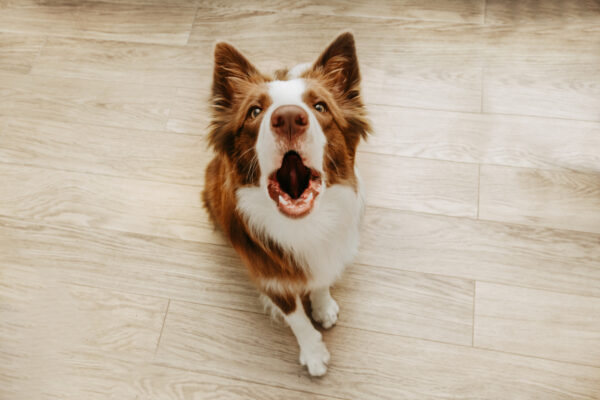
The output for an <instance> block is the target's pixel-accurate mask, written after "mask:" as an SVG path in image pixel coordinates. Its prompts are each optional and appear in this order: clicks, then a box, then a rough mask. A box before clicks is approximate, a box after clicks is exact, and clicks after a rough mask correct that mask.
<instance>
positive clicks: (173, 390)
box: [130, 365, 339, 400]
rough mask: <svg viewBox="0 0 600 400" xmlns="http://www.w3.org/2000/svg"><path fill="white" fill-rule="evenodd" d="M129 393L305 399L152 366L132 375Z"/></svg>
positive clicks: (176, 399) (163, 398)
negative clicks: (133, 376)
mask: <svg viewBox="0 0 600 400" xmlns="http://www.w3.org/2000/svg"><path fill="white" fill-rule="evenodd" d="M135 375H136V377H135V378H134V379H133V383H134V384H135V386H134V385H132V384H130V386H133V387H132V390H131V392H132V393H133V394H135V395H136V396H138V397H136V398H140V399H148V400H150V399H160V400H192V399H193V400H196V399H210V400H213V399H214V400H217V399H222V400H248V399H261V400H281V399H285V400H306V399H307V396H308V395H307V393H306V392H304V391H294V390H288V389H285V388H281V387H275V386H266V385H260V384H256V383H253V382H246V381H241V380H238V379H230V378H223V377H219V376H215V375H207V374H199V373H196V372H192V371H185V370H181V369H176V368H168V367H164V366H157V365H152V366H151V367H145V368H142V371H141V372H140V373H138V372H136V373H135ZM310 398H311V399H313V398H314V399H315V400H328V399H329V400H333V399H339V397H337V396H336V397H327V396H320V395H312V394H311V395H310Z"/></svg>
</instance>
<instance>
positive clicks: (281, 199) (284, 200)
mask: <svg viewBox="0 0 600 400" xmlns="http://www.w3.org/2000/svg"><path fill="white" fill-rule="evenodd" d="M279 202H280V203H282V204H283V205H284V206H287V205H288V201H287V200H286V199H284V198H283V196H282V195H279Z"/></svg>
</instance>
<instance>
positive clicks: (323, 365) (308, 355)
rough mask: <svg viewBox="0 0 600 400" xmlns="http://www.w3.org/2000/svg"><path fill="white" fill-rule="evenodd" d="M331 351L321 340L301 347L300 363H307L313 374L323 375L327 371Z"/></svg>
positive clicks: (309, 370) (309, 371)
mask: <svg viewBox="0 0 600 400" xmlns="http://www.w3.org/2000/svg"><path fill="white" fill-rule="evenodd" d="M328 362H329V352H328V351H327V347H325V343H323V342H322V341H321V340H319V341H317V342H315V343H312V344H311V345H310V346H306V347H305V348H303V349H300V364H301V365H306V368H308V373H309V374H310V375H311V376H323V375H325V372H327V363H328Z"/></svg>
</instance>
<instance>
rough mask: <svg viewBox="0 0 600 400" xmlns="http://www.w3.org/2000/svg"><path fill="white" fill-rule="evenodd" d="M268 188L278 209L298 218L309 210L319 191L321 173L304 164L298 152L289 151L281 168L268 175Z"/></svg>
mask: <svg viewBox="0 0 600 400" xmlns="http://www.w3.org/2000/svg"><path fill="white" fill-rule="evenodd" d="M268 190H269V196H270V197H271V198H272V199H273V201H274V202H275V203H276V204H277V207H278V208H279V211H281V212H282V213H283V214H285V215H286V216H288V217H291V218H300V217H303V216H305V215H307V214H308V213H310V212H311V210H312V209H313V207H314V205H315V199H316V198H317V196H318V195H319V193H321V175H320V174H319V172H318V171H315V170H314V169H312V168H309V167H307V166H306V165H304V163H302V157H300V155H299V154H298V153H296V152H295V151H289V152H287V153H286V154H285V156H284V157H283V161H282V163H281V168H279V169H278V170H277V171H275V172H273V173H272V174H271V175H270V176H269V182H268Z"/></svg>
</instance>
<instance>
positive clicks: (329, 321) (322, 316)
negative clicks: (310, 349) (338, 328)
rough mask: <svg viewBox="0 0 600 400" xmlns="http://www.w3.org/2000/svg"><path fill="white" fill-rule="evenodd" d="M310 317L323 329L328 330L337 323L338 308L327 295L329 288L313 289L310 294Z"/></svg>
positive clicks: (329, 295)
mask: <svg viewBox="0 0 600 400" xmlns="http://www.w3.org/2000/svg"><path fill="white" fill-rule="evenodd" d="M310 304H311V307H312V317H313V319H314V320H315V321H317V322H318V323H320V324H321V326H323V328H325V329H329V328H331V327H332V326H333V325H335V323H336V322H337V318H338V312H339V311H340V307H339V306H338V304H337V303H336V301H335V300H334V299H333V297H331V294H329V287H328V286H326V287H323V288H319V289H315V290H313V291H312V292H310Z"/></svg>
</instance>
